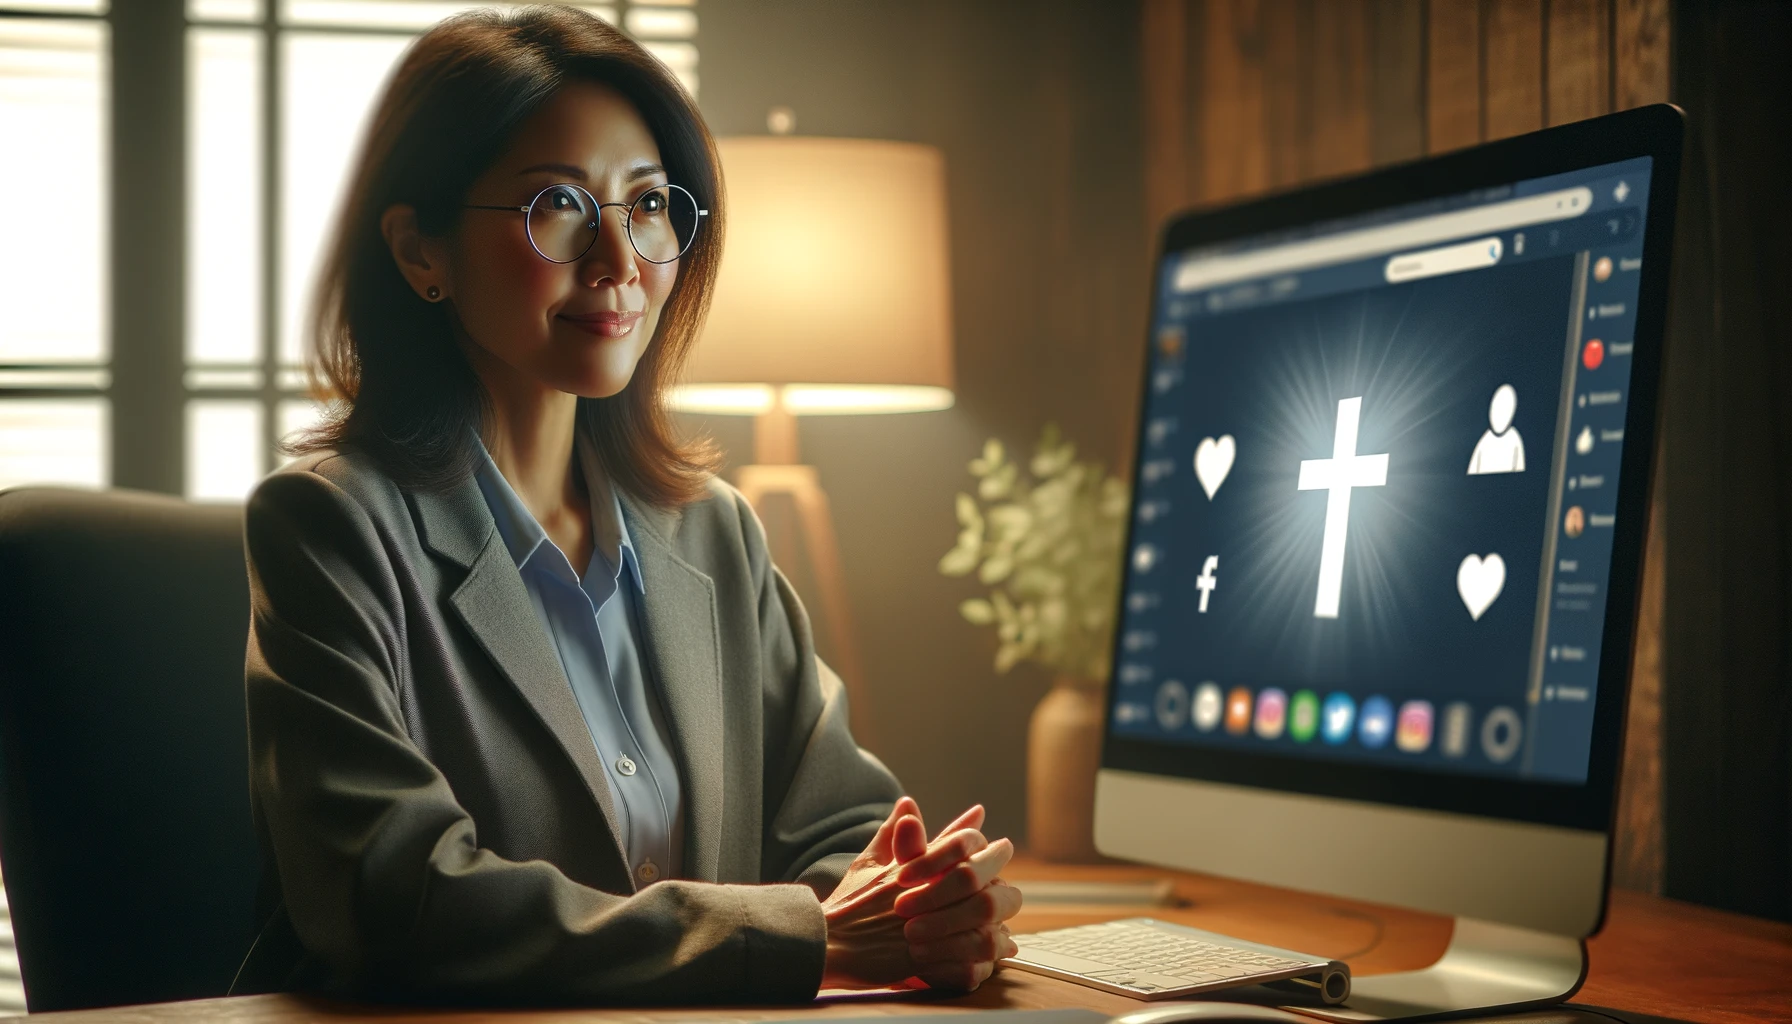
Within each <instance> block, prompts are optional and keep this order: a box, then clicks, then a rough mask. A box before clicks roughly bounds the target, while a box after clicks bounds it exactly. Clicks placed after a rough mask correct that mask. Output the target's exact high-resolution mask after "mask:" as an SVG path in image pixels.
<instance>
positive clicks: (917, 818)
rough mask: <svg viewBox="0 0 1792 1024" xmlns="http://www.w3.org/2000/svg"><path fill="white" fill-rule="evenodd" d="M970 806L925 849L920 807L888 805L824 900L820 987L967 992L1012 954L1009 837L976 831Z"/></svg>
mask: <svg viewBox="0 0 1792 1024" xmlns="http://www.w3.org/2000/svg"><path fill="white" fill-rule="evenodd" d="M982 827H983V808H982V807H981V806H977V807H972V808H971V809H970V810H968V811H966V812H964V813H963V814H961V815H959V817H958V819H957V820H955V821H953V822H952V824H950V825H947V826H946V827H945V828H943V829H941V830H940V831H939V834H938V835H937V836H935V837H934V840H933V842H931V843H929V842H928V841H927V832H926V827H925V826H924V825H923V824H922V822H921V808H920V807H919V805H917V804H916V803H915V801H914V800H912V799H910V798H909V797H906V796H905V797H903V798H902V799H900V800H898V801H896V806H895V808H894V809H893V810H891V811H890V816H889V817H888V818H886V819H885V820H884V823H883V825H882V826H880V827H879V828H878V830H877V835H876V836H874V837H873V838H872V840H871V843H870V845H868V846H866V847H865V852H863V853H861V854H859V855H858V857H857V858H855V859H854V860H853V862H852V865H851V867H849V868H848V869H847V871H846V876H845V877H844V878H842V879H841V881H840V885H839V886H838V887H836V888H835V889H834V892H833V894H832V895H830V896H829V897H828V898H827V899H826V900H824V901H823V902H822V912H823V914H824V915H825V916H826V918H827V925H828V943H827V946H828V948H827V961H826V964H825V966H824V967H823V969H822V981H821V987H822V988H875V987H879V986H883V985H894V984H898V983H900V982H904V981H907V980H908V979H910V978H920V979H921V980H922V981H924V982H926V983H927V984H928V985H929V986H930V987H933V988H942V989H954V990H960V991H969V990H971V989H974V988H976V987H977V986H978V985H981V984H983V982H984V981H985V980H986V979H987V978H988V977H989V976H990V974H991V972H993V971H994V970H995V962H996V961H997V960H1000V959H1002V958H1003V957H1008V956H1013V955H1014V954H1015V953H1016V952H1018V950H1017V947H1016V946H1015V944H1014V940H1013V938H1011V937H1010V936H1009V934H1008V926H1007V924H1006V922H1007V921H1008V919H1009V918H1012V917H1013V916H1014V915H1015V914H1016V913H1017V912H1019V910H1020V904H1021V897H1020V890H1019V889H1016V888H1015V887H1013V886H1011V885H1009V884H1008V883H1006V882H1004V881H1002V879H1001V878H999V877H997V876H998V874H999V872H1000V871H1001V870H1002V868H1003V867H1004V866H1006V865H1007V863H1008V861H1009V859H1010V858H1011V857H1013V856H1014V844H1013V843H1011V842H1009V841H1008V840H1007V839H998V840H996V841H995V842H993V843H992V842H990V841H989V840H988V839H986V838H984V836H983V833H982V832H981V831H979V830H980V829H981V828H982Z"/></svg>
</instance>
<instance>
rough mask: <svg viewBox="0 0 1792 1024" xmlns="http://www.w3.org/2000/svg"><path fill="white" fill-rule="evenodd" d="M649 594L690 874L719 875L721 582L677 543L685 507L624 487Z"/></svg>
mask: <svg viewBox="0 0 1792 1024" xmlns="http://www.w3.org/2000/svg"><path fill="white" fill-rule="evenodd" d="M621 498H622V505H623V514H624V515H625V516H627V517H628V527H629V539H630V541H631V542H632V543H633V544H634V548H635V559H636V561H637V562H639V563H640V566H641V577H642V579H643V581H644V582H645V583H646V594H645V595H644V597H643V599H642V601H641V612H642V615H641V621H642V623H643V625H644V627H645V628H644V632H645V633H646V636H645V637H644V638H642V654H643V657H644V660H645V662H646V663H647V666H648V668H649V670H650V671H651V672H652V673H653V680H654V682H655V683H657V685H658V687H659V692H660V699H661V701H662V702H663V705H664V707H665V709H666V717H667V718H668V720H669V721H670V724H671V727H672V734H673V738H674V740H675V741H676V744H675V745H676V747H677V751H676V756H677V757H678V761H679V768H680V769H681V770H682V771H683V773H684V774H683V776H682V783H683V788H684V793H685V815H684V826H685V836H686V842H685V865H684V874H685V875H686V876H687V877H690V878H695V879H699V880H702V881H711V882H713V881H718V878H717V875H718V874H719V872H720V870H721V869H720V865H721V856H722V810H723V808H722V772H723V754H724V750H723V721H722V648H721V637H720V636H719V631H718V629H717V626H716V589H715V583H714V582H713V581H712V580H711V579H710V578H709V577H708V576H705V575H704V574H703V573H701V572H699V571H697V570H696V569H695V568H692V567H691V565H690V564H689V563H688V562H686V561H685V560H684V559H682V558H679V557H678V554H677V553H676V552H675V551H673V550H672V546H671V537H672V535H673V533H674V532H675V531H676V529H677V526H678V519H679V517H678V514H677V513H668V512H661V511H659V510H657V509H654V508H653V507H651V506H649V505H645V504H643V503H640V502H637V501H635V500H633V499H631V498H630V497H629V496H628V495H626V494H624V495H621Z"/></svg>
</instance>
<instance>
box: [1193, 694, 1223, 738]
mask: <svg viewBox="0 0 1792 1024" xmlns="http://www.w3.org/2000/svg"><path fill="white" fill-rule="evenodd" d="M1224 705H1225V700H1224V698H1222V697H1221V696H1220V688H1219V687H1218V686H1217V685H1215V684H1214V683H1202V684H1201V685H1200V686H1197V687H1195V728H1197V729H1199V730H1201V731H1202V732H1212V731H1213V730H1214V727H1215V726H1217V725H1219V724H1220V712H1221V711H1222V710H1223V709H1224Z"/></svg>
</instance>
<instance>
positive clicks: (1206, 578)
mask: <svg viewBox="0 0 1792 1024" xmlns="http://www.w3.org/2000/svg"><path fill="white" fill-rule="evenodd" d="M1219 569H1220V556H1218V555H1208V556H1207V561H1206V562H1204V563H1202V565H1201V575H1199V576H1196V577H1195V589H1196V590H1199V591H1200V592H1201V607H1200V608H1199V609H1197V611H1201V612H1205V611H1206V610H1207V599H1208V598H1210V597H1212V596H1213V588H1214V587H1217V586H1219V585H1220V581H1219V577H1217V576H1215V575H1214V573H1216V572H1218V571H1219Z"/></svg>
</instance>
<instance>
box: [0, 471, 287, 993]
mask: <svg viewBox="0 0 1792 1024" xmlns="http://www.w3.org/2000/svg"><path fill="white" fill-rule="evenodd" d="M248 609H249V598H248V584H247V581H246V579H245V574H244V568H243V542H242V510H241V508H240V507H235V506H201V505H193V504H189V503H186V502H182V501H177V500H174V499H172V498H165V497H160V496H155V495H149V494H140V493H132V492H125V491H111V492H100V493H96V492H83V491H73V490H65V489H60V488H19V489H15V490H10V491H5V492H0V858H3V859H4V877H5V881H6V895H7V899H8V900H9V901H10V903H11V906H12V919H13V927H14V932H15V935H16V940H17V944H18V952H19V962H20V967H21V969H22V971H23V973H24V979H25V989H26V996H27V999H28V1001H29V1004H30V1007H31V1009H32V1011H34V1012H36V1011H41V1010H63V1009H73V1008H78V1007H90V1006H115V1005H122V1004H129V1003H145V1002H159V1001H164V1000H170V999H186V998H196V997H202V996H216V995H222V994H224V993H225V991H227V989H228V988H229V985H230V982H231V978H232V977H233V976H234V973H235V971H236V968H237V965H238V963H239V962H240V961H241V959H242V956H243V953H244V952H245V951H246V950H247V949H248V946H249V943H250V941H251V939H252V938H253V935H254V931H255V922H254V918H253V914H254V910H253V908H254V900H255V887H256V879H257V875H258V871H259V851H258V849H257V844H256V840H255V835H254V832H253V829H252V826H251V824H250V818H249V794H248V745H247V737H246V735H245V727H244V714H243V654H244V644H245V641H246V638H247V636H248Z"/></svg>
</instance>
